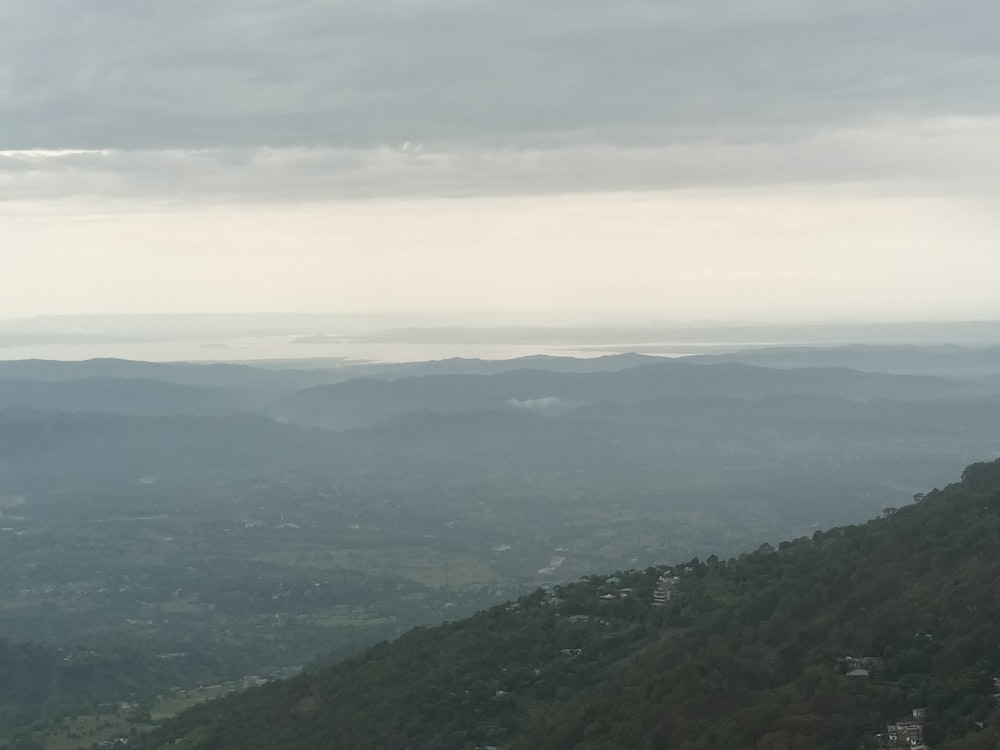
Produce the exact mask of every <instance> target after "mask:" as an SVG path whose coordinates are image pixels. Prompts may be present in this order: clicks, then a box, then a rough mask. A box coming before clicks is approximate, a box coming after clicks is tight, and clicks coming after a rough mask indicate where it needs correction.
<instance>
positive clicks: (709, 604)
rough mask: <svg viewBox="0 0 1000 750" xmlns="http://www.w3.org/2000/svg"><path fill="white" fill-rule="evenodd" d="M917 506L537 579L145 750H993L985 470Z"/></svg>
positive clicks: (997, 629) (998, 616) (988, 466)
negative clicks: (629, 566)
mask: <svg viewBox="0 0 1000 750" xmlns="http://www.w3.org/2000/svg"><path fill="white" fill-rule="evenodd" d="M916 499H917V500H918V502H916V503H915V504H913V505H910V506H907V507H903V508H900V509H898V510H896V509H888V510H887V511H886V512H885V513H884V514H883V516H882V517H880V518H878V519H875V520H872V521H869V522H867V523H864V524H860V525H855V526H845V527H839V528H834V529H832V530H830V531H826V532H817V533H815V534H814V535H813V536H812V537H811V538H801V539H796V540H792V541H789V542H784V543H782V544H780V545H779V546H778V547H777V548H774V547H772V546H770V545H767V544H765V545H761V547H760V548H759V549H757V550H756V551H754V552H752V553H748V554H743V555H740V556H739V557H736V558H733V559H729V560H720V559H718V558H716V557H715V556H712V557H709V558H708V559H707V560H699V559H697V558H695V559H692V560H689V561H687V562H681V563H677V564H674V565H671V566H669V567H659V568H648V569H645V570H641V571H639V570H629V571H619V572H616V573H609V574H604V575H596V576H590V577H588V578H585V579H583V580H581V581H579V582H577V583H573V584H567V585H563V586H557V587H554V588H551V589H549V590H538V591H537V592H535V593H534V594H532V595H530V596H526V597H524V598H522V599H520V600H518V601H517V602H513V603H509V604H507V605H503V606H499V607H495V608H493V609H490V610H487V611H484V612H481V613H479V614H478V615H476V616H474V617H472V618H469V619H466V620H462V621H459V622H454V623H450V624H445V625H443V626H440V627H436V628H429V629H416V630H414V631H411V632H409V633H407V634H406V635H404V636H403V637H401V638H399V639H398V640H396V641H394V642H392V643H387V644H383V645H381V646H378V647H376V648H373V649H371V650H369V651H368V652H366V653H365V654H363V655H362V656H360V657H358V658H356V659H353V660H350V661H348V662H345V663H342V664H340V665H337V666H335V667H332V668H328V669H325V670H322V671H318V672H313V673H306V674H303V675H301V676H300V677H298V678H295V679H293V680H291V681H288V682H280V683H273V684H270V685H267V686H265V687H263V688H260V689H257V690H253V691H251V692H249V693H246V694H244V695H240V696H235V697H232V698H229V699H225V700H220V701H217V702H213V703H210V704H206V705H203V706H200V707H197V708H195V709H193V710H191V711H189V712H186V713H185V714H182V715H181V716H180V717H179V718H178V719H176V720H174V721H172V722H170V723H168V724H167V725H165V726H164V727H163V728H162V729H160V730H159V731H158V732H156V733H154V734H153V735H151V736H149V737H147V738H144V739H143V740H142V742H140V743H139V744H138V746H139V747H142V748H166V747H184V748H188V749H189V750H199V749H201V748H204V749H205V750H208V749H209V748H211V749H212V750H228V749H229V748H232V749H234V750H235V749H236V748H239V749H240V750H254V749H255V748H262V749H263V748H269V749H271V748H289V749H295V748H303V749H304V748H317V747H331V748H332V747H345V748H347V747H349V748H357V749H358V750H366V749H372V750H374V749H375V748H413V749H417V748H420V749H422V750H431V749H434V750H439V749H440V750H443V749H444V748H449V749H451V748H469V749H470V750H471V749H472V748H487V747H494V748H509V749H514V748H525V749H528V750H535V749H537V750H542V749H543V748H545V749H555V750H559V749H563V748H565V749H567V750H568V749H569V748H581V749H583V750H597V749H601V750H611V749H612V748H615V749H617V748H637V749H640V750H646V749H648V750H653V749H655V748H684V749H685V750H687V749H689V748H690V749H692V750H693V749H695V748H705V749H706V750H708V749H709V748H713V749H718V750H722V749H729V748H732V749H733V750H736V749H743V748H762V749H768V750H770V749H775V750H777V749H779V748H789V749H795V750H797V749H798V748H802V749H803V750H804V749H805V748H830V749H831V750H832V749H834V748H844V750H856V749H857V748H859V747H872V748H874V747H883V748H896V747H903V746H904V745H905V746H907V747H915V746H919V745H927V746H931V747H934V748H946V749H949V750H959V749H960V748H961V749H962V750H973V749H975V750H979V749H983V750H985V749H986V748H995V747H996V746H997V743H998V741H1000V734H998V727H1000V711H998V698H997V693H998V692H1000V691H998V688H997V685H998V684H1000V646H998V644H1000V591H998V586H997V581H998V580H1000V462H992V463H979V464H974V465H971V466H969V467H968V468H967V469H966V470H965V472H964V474H963V476H962V480H961V482H959V483H956V484H953V485H950V486H948V487H946V488H945V489H943V490H937V489H935V490H932V491H930V492H928V493H927V494H926V495H923V496H919V497H918V498H916Z"/></svg>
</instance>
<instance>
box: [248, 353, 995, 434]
mask: <svg viewBox="0 0 1000 750" xmlns="http://www.w3.org/2000/svg"><path fill="white" fill-rule="evenodd" d="M775 395H810V396H832V397H838V398H845V399H851V400H859V401H865V400H871V399H878V398H883V399H898V400H909V401H925V400H933V399H955V398H975V397H980V398H982V397H996V396H998V395H1000V394H998V392H997V389H996V386H994V385H991V384H987V383H972V382H964V381H956V380H949V379H945V378H938V377H932V376H913V375H886V374H882V373H867V372H860V371H857V370H848V369H839V368H796V369H770V368H764V367H755V366H750V365H743V364H739V363H721V364H695V363H692V362H688V361H677V360H674V361H666V362H660V363H655V364H646V365H640V366H637V367H630V368H628V369H625V370H620V371H616V372H587V373H580V372H548V371H539V370H514V371H509V372H503V373H497V374H493V375H428V376H424V377H407V378H400V379H397V380H377V379H372V378H357V379H354V380H350V381H347V382H344V383H337V384H333V385H324V386H316V387H314V388H309V389H305V390H302V391H299V392H297V393H295V394H292V395H291V396H288V397H287V398H285V399H282V400H279V401H277V402H276V403H274V404H272V405H271V406H270V407H268V408H267V409H265V410H264V411H265V413H267V414H270V415H271V416H274V417H277V418H279V419H282V420H286V421H290V422H295V423H298V424H303V425H307V426H317V427H326V428H331V429H340V430H343V429H352V428H358V427H370V426H372V425H374V424H377V423H378V422H380V421H382V420H384V419H388V418H390V417H393V416H396V415H399V414H405V413H409V412H415V411H423V410H428V411H476V410H489V409H502V408H509V409H522V410H528V411H537V412H542V413H550V414H551V413H561V412H562V411H565V410H568V409H570V408H573V407H577V406H583V405H586V404H592V403H598V402H602V401H612V402H616V403H626V404H628V403H633V404H634V403H640V402H643V401H651V400H656V399H665V398H698V397H706V396H723V397H730V398H744V399H759V398H766V397H768V396H775Z"/></svg>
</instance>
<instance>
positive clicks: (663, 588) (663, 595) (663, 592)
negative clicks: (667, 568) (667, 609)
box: [653, 572, 681, 607]
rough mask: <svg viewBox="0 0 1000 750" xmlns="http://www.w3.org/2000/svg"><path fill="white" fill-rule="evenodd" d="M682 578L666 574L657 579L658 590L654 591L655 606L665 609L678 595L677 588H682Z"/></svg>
mask: <svg viewBox="0 0 1000 750" xmlns="http://www.w3.org/2000/svg"><path fill="white" fill-rule="evenodd" d="M680 583H681V579H680V576H675V575H671V574H670V573H669V572H668V573H664V574H663V575H661V576H660V577H659V578H657V579H656V588H655V589H653V606H654V607H663V606H665V605H666V603H667V602H669V601H670V600H671V599H673V598H674V597H675V596H676V595H677V587H678V586H680Z"/></svg>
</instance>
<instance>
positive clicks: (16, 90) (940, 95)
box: [0, 0, 1000, 151]
mask: <svg viewBox="0 0 1000 750" xmlns="http://www.w3.org/2000/svg"><path fill="white" fill-rule="evenodd" d="M998 26H1000V5H998V4H997V3H995V2H992V0H954V2H949V3H941V2H937V1H936V0H912V1H910V2H902V0H869V1H867V2H862V1H861V0H846V1H845V2H841V3H803V2H792V1H791V0H743V1H741V2H737V1H736V0H709V1H705V0H699V1H697V2H695V1H694V0H688V1H687V2H663V1H662V0H655V1H653V0H649V1H646V0H625V1H624V2H616V3H609V2H606V0H572V1H571V0H546V1H543V2H539V1H538V0H507V1H506V2H502V3H501V2H497V1H495V0H490V1H486V0H471V1H470V0H462V1H461V2H460V1H459V0H423V1H422V2H415V1H414V0H368V1H367V2H363V3H362V2H344V1H341V2H319V1H315V0H313V1H310V0H296V1H292V2H289V1H287V0H284V1H282V2H277V0H269V1H264V0H240V1H239V2H237V1H236V0H199V2H193V1H192V0H173V1H172V2H170V3H152V2H135V0H103V2H99V3H95V2H90V1H89V0H8V1H7V2H5V3H4V4H3V8H2V10H0V49H3V50H4V59H3V60H2V61H0V148H7V149H32V148H57V149H65V148H85V149H131V150H139V151H141V150H154V149H181V150H199V149H227V148H246V149H252V148H256V147H262V146H271V147H308V146H314V147H326V148H333V149H352V148H366V149H372V148H376V147H378V146H379V145H382V144H397V145H398V144H400V143H403V142H405V141H413V142H425V143H428V144H431V145H432V147H434V148H436V149H438V150H449V149H458V148H459V147H461V146H465V147H473V146H477V147H479V146H483V145H484V144H485V145H486V146H488V147H490V148H493V149H503V148H515V149H517V148H549V147H552V146H553V145H559V146H562V145H565V144H567V143H568V144H571V145H577V146H579V145H586V144H591V143H594V142H597V143H612V144H615V145H618V146H624V147H631V146H652V147H664V146H670V145H671V144H677V143H684V142H688V141H691V140H694V139H718V140H735V141H739V140H740V139H744V138H751V139H754V140H757V141H761V140H764V139H767V138H770V139H773V140H778V141H785V140H788V139H794V138H803V137H809V136H810V135H812V134H815V133H816V132H818V131H820V130H823V129H825V128H827V127H828V126H829V125H830V124H833V125H835V126H844V125H847V124H851V123H857V122H863V121H866V120H868V119H870V118H871V117H872V116H873V115H874V114H878V115H885V116H899V117H911V118H921V117H934V116H944V115H967V116H987V115H992V114H996V113H997V111H998V108H1000V102H998V99H997V97H996V96H995V93H994V89H995V82H996V81H997V80H1000V53H998V51H997V47H996V44H995V38H994V34H995V29H996V28H997V27H998Z"/></svg>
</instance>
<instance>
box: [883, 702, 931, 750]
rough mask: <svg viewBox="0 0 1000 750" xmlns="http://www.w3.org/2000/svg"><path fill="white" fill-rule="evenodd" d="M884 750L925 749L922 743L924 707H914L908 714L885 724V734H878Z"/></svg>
mask: <svg viewBox="0 0 1000 750" xmlns="http://www.w3.org/2000/svg"><path fill="white" fill-rule="evenodd" d="M880 739H881V740H882V742H881V743H880V744H881V745H882V747H884V748H886V750H927V746H926V745H925V744H924V709H922V708H915V709H913V711H912V712H911V714H910V715H909V716H904V717H903V718H902V719H896V721H895V722H893V723H891V724H886V726H885V734H884V735H880Z"/></svg>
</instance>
